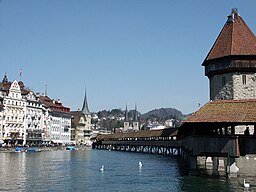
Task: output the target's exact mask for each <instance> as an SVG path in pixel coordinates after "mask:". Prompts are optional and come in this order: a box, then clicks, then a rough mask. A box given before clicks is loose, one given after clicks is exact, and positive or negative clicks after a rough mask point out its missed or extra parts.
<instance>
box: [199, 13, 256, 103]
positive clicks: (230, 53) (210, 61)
mask: <svg viewBox="0 0 256 192" xmlns="http://www.w3.org/2000/svg"><path fill="white" fill-rule="evenodd" d="M202 65H203V66H204V67H205V75H206V76H207V77H208V78H209V81H210V100H230V99H234V100H240V99H254V98H256V37H255V35H254V33H253V32H252V31H251V30H250V28H249V27H248V26H247V24H246V23H245V22H244V20H243V19H242V17H241V16H240V15H239V14H238V11H237V10H236V9H233V10H232V13H231V14H230V15H229V16H228V20H227V22H226V23H225V25H224V27H223V28H222V30H221V32H220V34H219V36H218V38H217V39H216V41H215V43H214V45H213V47H212V48H211V50H210V52H209V53H208V55H207V57H206V59H205V60H204V62H203V64H202Z"/></svg>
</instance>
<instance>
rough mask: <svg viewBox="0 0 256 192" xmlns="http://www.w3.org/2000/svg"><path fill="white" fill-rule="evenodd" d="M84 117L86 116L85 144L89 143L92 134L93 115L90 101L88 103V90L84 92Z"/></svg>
mask: <svg viewBox="0 0 256 192" xmlns="http://www.w3.org/2000/svg"><path fill="white" fill-rule="evenodd" d="M81 112H82V114H83V117H84V139H85V144H89V143H88V142H89V141H90V136H91V133H92V131H91V120H92V116H91V113H90V111H89V107H88V103H87V97H86V91H85V93H84V103H83V107H82V110H81Z"/></svg>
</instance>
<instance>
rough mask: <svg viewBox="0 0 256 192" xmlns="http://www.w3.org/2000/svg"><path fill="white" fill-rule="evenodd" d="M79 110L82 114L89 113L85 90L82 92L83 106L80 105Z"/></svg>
mask: <svg viewBox="0 0 256 192" xmlns="http://www.w3.org/2000/svg"><path fill="white" fill-rule="evenodd" d="M81 112H82V113H83V114H84V115H90V114H91V113H90V111H89V107H88V104H87V98H86V90H85V92H84V103H83V107H82V110H81Z"/></svg>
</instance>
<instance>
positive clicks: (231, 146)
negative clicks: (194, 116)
mask: <svg viewBox="0 0 256 192" xmlns="http://www.w3.org/2000/svg"><path fill="white" fill-rule="evenodd" d="M181 146H182V148H183V149H184V150H185V151H187V152H188V153H189V154H190V155H195V156H200V155H208V154H209V155H210V154H214V155H218V156H226V155H228V156H230V157H237V156H240V150H239V142H238V136H202V135H200V136H189V137H186V138H185V139H183V140H182V141H181Z"/></svg>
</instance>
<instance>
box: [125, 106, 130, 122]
mask: <svg viewBox="0 0 256 192" xmlns="http://www.w3.org/2000/svg"><path fill="white" fill-rule="evenodd" d="M128 120H129V119H128V109H127V103H126V108H125V121H128Z"/></svg>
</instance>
